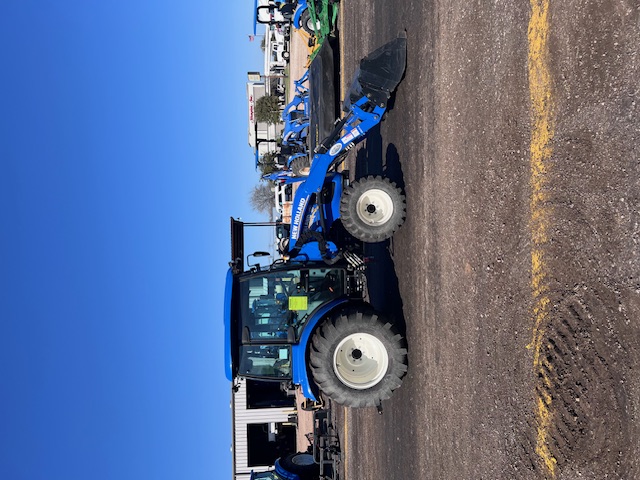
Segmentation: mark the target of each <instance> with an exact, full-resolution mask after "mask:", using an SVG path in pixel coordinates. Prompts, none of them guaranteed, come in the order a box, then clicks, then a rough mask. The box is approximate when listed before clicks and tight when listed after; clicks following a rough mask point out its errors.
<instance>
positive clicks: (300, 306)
mask: <svg viewBox="0 0 640 480" xmlns="http://www.w3.org/2000/svg"><path fill="white" fill-rule="evenodd" d="M308 305H309V303H308V302H307V297H303V296H299V297H289V310H306V309H307V307H308Z"/></svg>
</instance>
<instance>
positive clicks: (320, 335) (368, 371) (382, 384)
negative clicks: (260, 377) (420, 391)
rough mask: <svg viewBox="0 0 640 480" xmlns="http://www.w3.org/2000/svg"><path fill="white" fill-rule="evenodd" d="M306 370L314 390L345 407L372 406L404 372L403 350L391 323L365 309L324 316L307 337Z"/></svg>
mask: <svg viewBox="0 0 640 480" xmlns="http://www.w3.org/2000/svg"><path fill="white" fill-rule="evenodd" d="M310 363H311V373H312V374H313V379H314V381H315V382H316V384H317V385H318V387H319V388H320V390H321V391H322V392H323V393H324V394H325V395H326V396H328V397H329V398H331V400H333V401H334V402H336V403H339V404H342V405H345V406H347V407H374V406H379V405H380V404H381V403H382V401H383V400H387V399H389V398H390V397H391V395H392V393H393V391H394V390H396V389H397V388H398V387H400V385H401V384H402V378H403V377H404V375H405V373H406V372H407V349H406V345H405V341H404V339H403V337H402V335H400V334H398V333H397V332H396V331H395V329H394V327H393V326H392V325H391V323H389V322H386V321H385V320H383V319H382V318H380V317H379V316H378V314H376V313H374V312H371V311H366V310H365V311H354V312H349V313H342V314H340V315H339V316H337V317H335V318H333V319H328V320H326V321H325V322H324V323H323V324H322V326H321V327H320V328H319V329H318V330H316V332H315V333H314V335H313V339H312V341H311V350H310Z"/></svg>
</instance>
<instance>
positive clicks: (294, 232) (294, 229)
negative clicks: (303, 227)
mask: <svg viewBox="0 0 640 480" xmlns="http://www.w3.org/2000/svg"><path fill="white" fill-rule="evenodd" d="M306 204H307V199H306V198H303V199H302V200H300V204H299V205H298V208H297V209H296V214H295V216H294V217H293V223H292V225H291V238H292V239H294V240H297V239H298V236H299V235H300V222H301V221H302V214H303V213H304V207H305V205H306Z"/></svg>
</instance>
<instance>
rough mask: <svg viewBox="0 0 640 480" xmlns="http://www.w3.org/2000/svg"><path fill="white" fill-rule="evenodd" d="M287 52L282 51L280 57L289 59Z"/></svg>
mask: <svg viewBox="0 0 640 480" xmlns="http://www.w3.org/2000/svg"><path fill="white" fill-rule="evenodd" d="M289 56H290V55H289V52H282V58H284V59H285V60H289Z"/></svg>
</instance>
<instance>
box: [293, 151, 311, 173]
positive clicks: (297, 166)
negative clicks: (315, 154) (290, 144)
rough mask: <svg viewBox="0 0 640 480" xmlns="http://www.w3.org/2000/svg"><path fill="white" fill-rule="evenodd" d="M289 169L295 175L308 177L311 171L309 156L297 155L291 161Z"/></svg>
mask: <svg viewBox="0 0 640 480" xmlns="http://www.w3.org/2000/svg"><path fill="white" fill-rule="evenodd" d="M291 171H292V172H293V174H294V175H295V176H296V177H308V176H309V172H310V171H311V162H310V161H309V157H306V156H305V157H298V158H294V159H293V160H292V161H291Z"/></svg>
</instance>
